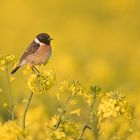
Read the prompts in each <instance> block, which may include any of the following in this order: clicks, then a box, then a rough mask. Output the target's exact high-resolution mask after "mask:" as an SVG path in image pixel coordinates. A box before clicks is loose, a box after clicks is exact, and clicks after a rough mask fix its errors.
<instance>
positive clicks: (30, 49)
mask: <svg viewBox="0 0 140 140" xmlns="http://www.w3.org/2000/svg"><path fill="white" fill-rule="evenodd" d="M39 46H40V45H39V44H38V43H36V42H35V41H33V42H32V43H31V44H30V45H29V47H28V48H27V49H26V50H25V52H24V53H23V55H22V57H21V58H20V61H22V60H24V59H26V57H27V56H29V55H30V54H33V53H35V52H36V51H37V50H38V48H39Z"/></svg>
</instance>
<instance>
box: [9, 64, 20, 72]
mask: <svg viewBox="0 0 140 140" xmlns="http://www.w3.org/2000/svg"><path fill="white" fill-rule="evenodd" d="M20 67H21V66H20V65H18V66H16V67H15V68H14V69H13V70H12V71H11V74H14V73H15V72H16V71H17V70H18V69H19V68H20Z"/></svg>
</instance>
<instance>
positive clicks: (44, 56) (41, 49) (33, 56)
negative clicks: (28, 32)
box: [11, 33, 53, 74]
mask: <svg viewBox="0 0 140 140" xmlns="http://www.w3.org/2000/svg"><path fill="white" fill-rule="evenodd" d="M52 40H53V39H52V38H51V37H50V35H49V34H47V33H40V34H38V35H37V36H36V37H35V39H34V40H33V41H32V42H31V44H30V45H29V46H28V48H27V49H26V50H25V52H24V53H23V55H22V56H21V58H20V61H19V63H18V65H17V66H16V67H15V68H14V69H13V70H12V71H11V74H14V73H15V72H16V71H17V70H18V69H19V68H20V67H22V66H24V65H25V64H29V65H30V66H31V67H32V68H35V65H42V64H43V65H45V64H46V62H47V61H48V60H49V58H50V56H51V53H52V48H51V45H50V43H51V41H52ZM35 69H36V68H35ZM36 70H37V69H36Z"/></svg>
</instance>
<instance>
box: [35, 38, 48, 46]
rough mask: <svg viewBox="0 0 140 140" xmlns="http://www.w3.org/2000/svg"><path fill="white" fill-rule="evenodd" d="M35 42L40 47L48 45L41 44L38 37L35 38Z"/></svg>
mask: <svg viewBox="0 0 140 140" xmlns="http://www.w3.org/2000/svg"><path fill="white" fill-rule="evenodd" d="M34 41H35V43H37V44H39V45H40V46H42V45H46V44H44V43H42V42H40V41H39V40H38V39H37V37H36V38H35V40H34Z"/></svg>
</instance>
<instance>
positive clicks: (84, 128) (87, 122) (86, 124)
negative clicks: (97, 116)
mask: <svg viewBox="0 0 140 140" xmlns="http://www.w3.org/2000/svg"><path fill="white" fill-rule="evenodd" d="M93 104H94V102H92V104H91V106H90V110H89V113H88V116H87V120H86V121H85V124H84V126H83V129H82V132H81V134H80V136H79V138H78V140H80V139H82V138H83V136H84V133H85V131H86V129H87V128H89V129H91V128H90V127H89V123H90V116H91V113H92V110H93Z"/></svg>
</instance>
